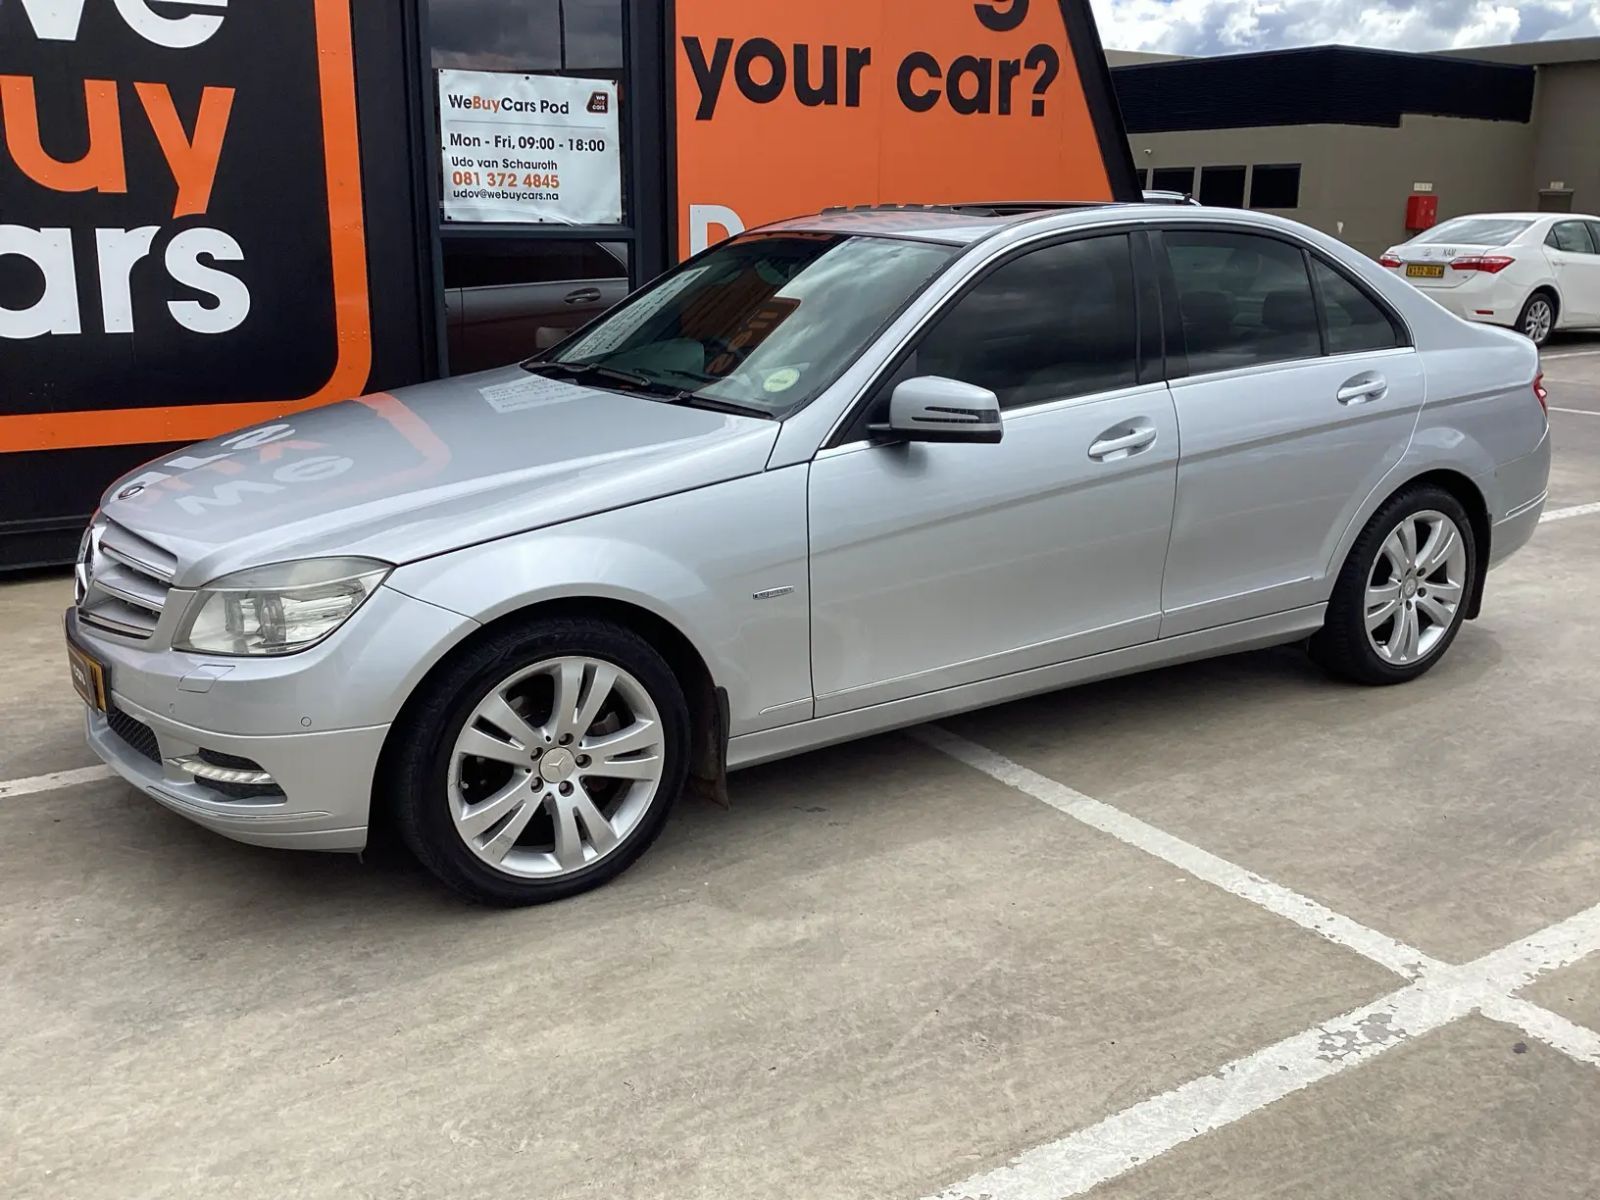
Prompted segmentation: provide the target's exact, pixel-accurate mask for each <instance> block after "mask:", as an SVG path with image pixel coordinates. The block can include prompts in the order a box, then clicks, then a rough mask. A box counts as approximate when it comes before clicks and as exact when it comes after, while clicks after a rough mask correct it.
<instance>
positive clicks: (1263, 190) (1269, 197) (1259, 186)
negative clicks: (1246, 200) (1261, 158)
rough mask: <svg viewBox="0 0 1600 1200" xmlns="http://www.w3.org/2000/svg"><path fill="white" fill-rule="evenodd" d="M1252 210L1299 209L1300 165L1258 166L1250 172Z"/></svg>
mask: <svg viewBox="0 0 1600 1200" xmlns="http://www.w3.org/2000/svg"><path fill="white" fill-rule="evenodd" d="M1250 207H1251V208H1299V207H1300V164H1299V163H1281V164H1275V165H1271V166H1258V167H1256V168H1254V169H1253V170H1252V171H1251V172H1250Z"/></svg>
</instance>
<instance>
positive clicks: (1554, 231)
mask: <svg viewBox="0 0 1600 1200" xmlns="http://www.w3.org/2000/svg"><path fill="white" fill-rule="evenodd" d="M1544 241H1545V245H1547V246H1552V247H1554V248H1555V249H1557V250H1565V251H1567V253H1569V254H1593V253H1594V252H1595V250H1594V242H1593V241H1592V240H1591V239H1590V237H1589V227H1588V226H1587V225H1585V224H1584V223H1583V222H1582V221H1557V222H1556V223H1555V225H1554V226H1553V227H1552V228H1551V230H1550V236H1549V237H1547V238H1545V240H1544Z"/></svg>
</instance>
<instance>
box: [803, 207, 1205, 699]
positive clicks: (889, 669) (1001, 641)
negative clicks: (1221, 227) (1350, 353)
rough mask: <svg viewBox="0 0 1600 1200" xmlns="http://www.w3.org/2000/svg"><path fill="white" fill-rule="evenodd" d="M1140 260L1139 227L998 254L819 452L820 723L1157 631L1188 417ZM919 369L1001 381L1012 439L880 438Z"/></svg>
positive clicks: (814, 527)
mask: <svg viewBox="0 0 1600 1200" xmlns="http://www.w3.org/2000/svg"><path fill="white" fill-rule="evenodd" d="M1140 252H1141V254H1142V253H1143V245H1142V243H1141V246H1140ZM1133 258H1134V247H1133V245H1132V243H1131V242H1130V239H1129V238H1128V237H1127V236H1126V235H1123V234H1115V235H1105V234H1102V235H1099V236H1094V237H1089V238H1079V239H1077V240H1072V241H1064V242H1058V243H1055V244H1051V245H1048V246H1045V247H1042V248H1037V249H1031V250H1026V251H1023V252H1021V253H1019V254H1016V255H1014V256H1012V257H1010V258H1009V259H1007V260H1004V261H1002V262H1001V263H999V264H998V265H996V266H995V267H993V268H991V269H989V270H988V271H986V272H985V273H984V274H982V275H981V276H980V277H979V278H978V279H977V280H976V281H975V282H974V283H972V284H971V285H970V286H968V287H967V288H966V289H965V290H964V291H963V292H962V294H960V295H959V296H958V297H957V298H956V299H955V300H954V301H953V302H952V303H950V304H947V305H946V306H945V307H944V309H943V310H942V311H941V313H940V314H939V315H937V316H935V317H934V319H933V321H932V322H931V324H930V325H928V326H927V327H925V329H924V330H923V332H922V333H921V334H920V335H919V337H918V338H917V339H916V340H914V342H913V343H912V345H911V346H910V347H909V348H908V350H907V351H906V352H905V353H903V354H902V355H901V356H900V357H899V358H898V359H897V361H896V363H895V365H894V366H893V367H892V368H891V369H890V370H889V371H888V372H887V373H886V377H885V378H884V379H883V380H882V381H881V383H880V385H879V386H878V387H877V388H876V391H875V392H874V394H873V398H872V400H871V402H870V403H869V404H868V406H867V407H866V408H865V409H864V411H863V413H862V414H861V415H860V416H859V418H858V421H857V423H856V425H854V426H853V427H852V429H853V431H854V432H852V433H847V434H846V435H845V437H844V439H843V440H844V443H845V444H842V445H837V446H834V447H832V448H828V449H824V450H823V451H822V452H821V453H820V454H819V455H818V457H817V459H816V461H815V462H814V463H813V464H812V467H811V480H810V501H809V504H810V522H811V595H812V675H813V683H814V687H815V691H816V713H817V715H818V716H826V715H829V714H831V713H838V712H844V711H848V710H851V709H856V708H861V707H865V706H868V705H872V704H880V703H883V702H886V701H891V700H897V699H901V698H904V697H908V696H915V695H920V694H922V693H926V692H931V691H936V690H939V689H942V688H947V687H954V686H958V685H960V684H964V683H971V682H975V681H977V680H981V679H986V678H990V677H993V676H997V675H1004V674H1008V673H1011V672H1015V671H1022V670H1027V669H1029V668H1032V667H1038V666H1044V665H1049V664H1052V663H1057V662H1062V661H1065V660H1067V659H1070V658H1075V657H1078V656H1081V655H1085V654H1093V653H1097V652H1100V651H1106V650H1113V649H1117V648H1120V647H1123V646H1128V645H1133V644H1136V643H1139V642H1145V641H1150V640H1153V639H1154V638H1155V637H1156V636H1157V633H1158V632H1159V627H1160V601H1161V571H1162V563H1163V560H1164V559H1165V556H1166V549H1167V536H1168V531H1169V528H1170V522H1171V516H1172V502H1173V493H1174V486H1175V479H1176V468H1177V453H1178V442H1177V425H1176V420H1175V417H1174V413H1173V409H1172V401H1171V397H1170V395H1169V393H1168V391H1167V388H1166V385H1165V384H1164V383H1163V382H1162V380H1161V378H1160V375H1161V372H1160V369H1159V346H1160V342H1159V330H1158V327H1157V325H1156V321H1157V311H1156V310H1157V307H1158V305H1157V302H1156V300H1155V295H1154V281H1153V277H1152V273H1151V272H1148V271H1143V272H1140V273H1139V274H1138V276H1136V274H1135V271H1134V269H1133ZM1136 278H1137V279H1139V280H1140V281H1141V283H1140V284H1137V285H1136V282H1135V281H1136ZM1141 320H1142V321H1143V323H1144V324H1143V330H1144V334H1145V336H1144V337H1141V326H1140V322H1141ZM1152 343H1153V345H1154V346H1155V347H1156V350H1157V353H1156V354H1153V355H1152V354H1150V353H1149V352H1148V346H1149V345H1151V344H1152ZM1142 348H1143V351H1142ZM927 375H937V376H943V377H945V378H950V379H957V380H961V381H962V382H965V383H970V384H976V385H978V386H981V387H985V388H989V389H991V390H992V391H994V392H995V393H996V394H997V396H998V397H999V398H1000V402H1001V405H1002V408H1003V411H1004V437H1003V440H1002V441H1001V442H999V443H998V444H988V445H984V444H972V443H933V442H902V443H898V444H889V443H883V442H880V441H873V440H869V439H867V438H866V437H865V429H866V426H867V424H869V423H871V422H872V421H873V420H875V419H881V417H880V414H881V413H882V412H883V410H884V409H886V407H887V402H888V396H889V394H890V392H891V391H892V390H893V387H894V385H895V384H896V383H898V382H900V381H903V380H905V379H909V378H912V377H915V376H927ZM856 434H860V435H861V440H854V438H855V435H856Z"/></svg>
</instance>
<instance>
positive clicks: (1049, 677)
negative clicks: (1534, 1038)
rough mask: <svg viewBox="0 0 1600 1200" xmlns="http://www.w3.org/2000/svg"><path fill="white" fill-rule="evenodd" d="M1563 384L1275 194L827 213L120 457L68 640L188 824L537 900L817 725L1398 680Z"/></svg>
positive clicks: (1538, 489) (873, 728)
mask: <svg viewBox="0 0 1600 1200" xmlns="http://www.w3.org/2000/svg"><path fill="white" fill-rule="evenodd" d="M1543 401H1544V392H1543V388H1542V386H1541V381H1540V376H1539V363H1538V357H1537V355H1536V353H1535V351H1534V349H1533V346H1532V345H1531V344H1530V343H1529V342H1528V341H1527V340H1525V339H1523V338H1521V337H1519V336H1517V335H1515V334H1512V333H1509V332H1506V331H1503V330H1498V329H1492V328H1484V327H1482V326H1475V325H1469V324H1468V323H1466V322H1465V321H1462V320H1460V319H1459V318H1457V317H1455V316H1452V315H1451V314H1450V313H1448V312H1446V311H1445V310H1444V309H1443V308H1441V307H1439V306H1438V305H1436V304H1434V303H1433V302H1432V301H1431V300H1430V299H1428V298H1427V297H1426V296H1423V295H1421V294H1419V293H1418V292H1417V291H1416V290H1415V289H1413V288H1410V287H1408V286H1407V285H1406V284H1405V283H1404V282H1403V281H1401V280H1399V279H1395V278H1391V277H1390V276H1389V275H1388V274H1387V273H1386V272H1385V271H1383V270H1382V269H1380V268H1379V267H1377V266H1376V265H1375V264H1373V263H1371V262H1369V261H1368V260H1366V259H1365V258H1363V257H1362V256H1361V255H1359V254H1357V253H1356V252H1355V251H1353V250H1351V249H1350V248H1349V247H1347V246H1345V245H1342V244H1341V243H1339V242H1337V241H1335V240H1333V239H1331V238H1328V237H1325V236H1323V235H1322V234H1319V233H1316V232H1314V231H1312V230H1310V229H1307V228H1304V227H1303V226H1300V225H1297V224H1294V223H1292V222H1289V221H1285V220H1280V219H1277V218H1273V217H1268V216H1262V215H1260V214H1255V213H1247V212H1234V211H1223V210H1217V209H1201V208H1186V207H1174V206H1154V205H1148V206H1147V205H1126V206H1124V205H1106V206H1098V207H1093V206H1091V207H1078V208H1073V209H1058V210H1048V209H1046V210H1042V211H1036V212H1019V211H1015V210H1014V209H997V210H982V209H964V210H947V211H933V210H886V209H877V210H850V211H840V212H832V213H826V214H823V215H821V216H817V217H811V218H806V219H801V220H794V221H788V222H785V223H782V224H779V225H775V226H770V227H768V228H765V229H761V230H758V231H756V232H753V233H749V234H746V235H743V236H740V237H737V238H735V239H733V240H731V241H728V242H724V243H722V244H721V245H719V246H717V247H715V248H713V249H711V250H709V251H707V252H706V253H704V254H701V255H700V256H698V257H696V258H694V259H692V260H690V261H689V262H687V263H685V264H684V265H683V266H681V267H679V268H678V269H676V270H674V271H672V272H670V273H669V274H667V275H665V276H663V277H662V278H660V279H658V280H657V281H656V282H655V283H653V284H651V285H650V286H648V287H646V288H644V289H642V290H641V291H639V292H637V293H636V294H635V295H633V296H632V297H631V298H630V299H628V300H627V301H626V302H624V303H623V304H622V305H621V306H620V307H618V308H617V309H615V310H614V311H612V312H611V313H610V314H609V315H606V316H604V317H601V318H600V319H598V320H596V321H594V322H593V323H592V324H590V325H589V326H587V327H586V328H584V329H582V330H580V331H578V332H577V333H576V334H575V335H574V336H572V337H571V338H570V339H569V340H567V341H566V342H564V343H562V344H561V345H559V346H557V347H555V348H554V349H552V350H549V351H547V352H545V353H543V354H541V355H540V356H539V357H537V358H534V359H530V360H529V361H527V362H524V363H522V364H521V365H517V366H508V367H506V368H504V369H502V370H496V371H490V372H488V373H485V374H480V375H474V376H468V377H464V378H457V379H453V380H450V381H447V382H441V383H435V384H428V385H425V386H422V387H417V388H412V389H408V390H405V391H400V392H396V393H395V394H393V395H373V396H368V397H365V398H363V399H360V400H356V401H351V402H348V403H344V404H339V405H335V406H333V407H331V408H323V409H317V410H313V411H307V412H298V413H294V414H293V415H287V416H285V417H283V418H282V419H281V420H279V421H275V422H272V423H270V424H266V425H261V426H257V427H255V428H251V429H247V430H245V431H243V432H240V433H236V434H233V435H231V436H228V437H223V438H219V439H217V440H215V441H211V442H207V443H204V444H202V445H199V446H195V447H192V448H190V449H188V450H186V451H184V452H182V453H180V454H176V455H172V456H169V457H167V458H164V459H161V460H158V461H156V462H154V463H151V464H149V465H147V466H146V467H145V468H143V469H142V470H140V471H139V472H137V473H136V474H135V475H133V476H130V477H128V478H125V479H123V480H120V481H119V482H117V483H116V484H113V485H112V487H111V488H110V489H109V490H108V491H107V492H106V494H105V497H104V501H103V504H102V507H101V509H100V511H99V513H98V514H97V516H96V518H95V520H94V523H93V525H92V527H91V528H90V529H89V531H88V533H87V534H86V536H85V538H84V543H83V552H82V556H81V561H80V564H79V567H78V597H77V602H76V604H75V606H74V607H73V609H72V610H71V611H69V612H68V614H67V619H66V620H67V639H68V643H69V655H70V659H71V665H72V670H73V676H74V680H75V682H76V683H77V685H78V687H79V690H80V691H81V693H82V694H83V696H84V699H85V701H86V703H87V706H88V712H87V721H88V736H89V741H90V743H91V745H92V746H93V747H94V749H95V751H96V752H97V753H98V754H99V755H100V756H101V757H102V758H104V759H105V760H106V761H107V762H108V763H110V764H111V765H112V766H113V767H114V768H115V769H116V770H117V771H118V772H120V773H121V774H122V775H123V776H124V777H126V778H127V779H128V780H130V781H131V782H132V783H134V784H135V785H136V786H138V787H139V788H142V789H143V790H144V791H145V792H147V793H149V795H151V796H152V797H154V798H155V799H156V800H157V801H159V802H160V803H162V804H164V805H167V806H168V807H170V808H172V809H174V810H175V811H177V812H179V813H181V814H183V815H184V816H186V817H190V818H192V819H193V820H195V821H198V822H200V823H201V824H203V825H205V826H207V827H209V828H211V829H214V830H216V831H217V832H219V833H223V834H226V835H227V836H229V837H232V838H237V839H239V840H241V841H246V842H254V843H260V844H264V845H273V846H287V847H302V848H307V849H320V850H359V849H360V848H361V847H362V846H363V845H364V844H365V843H366V841H367V836H368V830H369V828H371V827H372V826H373V825H374V824H376V823H379V822H389V823H391V825H392V827H394V828H397V829H398V830H399V832H400V833H401V835H402V836H403V837H404V839H405V840H406V842H407V843H408V844H409V845H410V847H411V848H412V849H413V850H414V851H415V852H416V854H417V855H418V857H419V858H421V860H422V861H423V862H424V863H425V864H427V866H428V867H429V868H431V869H432V870H433V871H434V872H435V873H436V874H437V875H438V876H439V877H440V878H441V879H443V880H444V881H445V882H446V883H448V884H450V885H451V886H453V887H455V888H457V889H459V890H460V891H462V892H463V893H465V894H466V895H468V896H471V897H473V898H475V899H478V900H483V901H489V902H495V903H503V904H522V903H529V902H534V901H541V900H550V899H554V898H557V897H561V896H567V895H571V894H573V893H575V892H579V891H582V890H584V889H586V888H590V887H594V886H596V885H597V884H599V883H602V882H604V881H605V880H608V879H610V878H611V877H613V876H615V875H616V874H617V873H618V872H620V871H622V870H623V869H624V868H625V867H627V866H628V864H629V863H631V862H633V861H634V860H635V859H636V858H638V857H639V855H640V854H642V853H643V852H644V850H645V848H646V847H647V846H648V845H649V844H650V842H651V841H652V840H653V839H654V838H655V837H656V835H657V834H658V833H659V832H660V830H661V827H662V824H663V822H664V821H665V819H666V816H667V811H668V809H669V808H670V807H671V805H672V803H673V802H674V800H676V799H677V797H678V796H679V795H680V794H681V793H683V792H685V791H698V792H702V793H705V794H709V795H711V796H712V797H717V796H720V795H721V791H722V787H723V780H724V777H725V774H726V772H727V771H728V770H730V769H735V768H738V767H745V766H749V765H751V764H753V763H759V762H763V761H766V760H769V759H774V758H778V757H781V756H783V755H788V754H795V753H798V752H800V751H804V750H808V749H811V748H813V747H817V746H822V745H826V744H828V743H832V742H838V741H842V740H844V739H848V738H855V737H860V736H862V735H864V734H869V733H874V732H877V731H879V730H884V729H890V728H893V727H895V726H903V725H909V724H912V723H915V722H919V721H926V720H929V719H931V718H936V717H941V716H944V715H946V714H949V713H954V712H957V711H960V710H962V709H970V708H974V707H977V706H980V705H985V704H992V703H994V702H996V701H1001V700H1007V699H1010V698H1013V697H1017V696H1025V695H1029V694H1031V693H1037V692H1043V691H1047V690H1050V689H1055V688H1060V687H1064V686H1067V685H1069V684H1074V683H1080V682H1083V681H1085V680H1090V679H1099V678H1104V677H1106V676H1110V675H1116V674H1120V673H1124V672H1129V671H1138V670H1142V669H1144V668H1147V667H1154V666H1158V665H1161V664H1165V663H1173V662H1179V661H1183V660H1186V659H1195V658H1200V657H1203V656H1207V655H1214V654H1222V653H1225V652H1228V651H1233V650H1243V649H1247V648H1253V647H1262V646H1270V645H1274V644H1279V643H1290V642H1305V643H1306V644H1307V645H1308V646H1309V649H1310V652H1311V654H1312V655H1313V656H1314V657H1315V658H1316V659H1317V661H1318V662H1319V663H1321V664H1322V665H1323V666H1324V667H1326V668H1327V669H1328V670H1329V671H1330V672H1331V673H1333V674H1334V675H1336V676H1339V677H1342V678H1344V679H1348V680H1355V681H1358V682H1360V683H1367V684H1388V683H1402V682H1405V681H1407V680H1410V679H1415V678H1416V677H1417V676H1418V675H1420V674H1422V673H1423V672H1424V671H1426V670H1428V669H1429V668H1430V667H1431V666H1432V665H1433V664H1434V663H1436V662H1438V661H1439V659H1440V657H1441V656H1442V655H1443V654H1444V653H1445V652H1446V650H1447V649H1448V648H1449V646H1450V643H1451V641H1452V640H1453V639H1454V638H1455V636H1456V634H1457V632H1458V631H1459V630H1460V627H1461V623H1462V621H1463V620H1469V619H1471V618H1473V617H1474V616H1476V615H1477V613H1478V610H1479V606H1480V605H1481V604H1482V602H1483V592H1484V579H1485V574H1486V572H1487V571H1488V569H1489V568H1490V567H1491V566H1493V565H1494V564H1495V563H1497V562H1499V561H1500V560H1502V559H1504V558H1505V557H1506V556H1507V555H1508V554H1510V553H1512V552H1513V551H1514V550H1516V549H1517V548H1518V547H1519V546H1521V545H1522V544H1523V543H1524V542H1526V541H1527V540H1528V538H1529V537H1530V536H1531V535H1532V533H1533V531H1534V528H1535V526H1536V525H1537V523H1538V520H1539V514H1540V511H1541V509H1542V508H1543V505H1544V501H1545V490H1546V481H1547V477H1548V474H1549V466H1550V445H1549V430H1548V423H1547V420H1546V416H1545V411H1544V407H1543ZM1354 702H1356V700H1355V698H1354V696H1352V703H1354Z"/></svg>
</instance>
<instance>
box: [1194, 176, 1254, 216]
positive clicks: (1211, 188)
mask: <svg viewBox="0 0 1600 1200" xmlns="http://www.w3.org/2000/svg"><path fill="white" fill-rule="evenodd" d="M1200 203H1201V204H1209V205H1211V206H1212V207H1214V208H1243V207H1244V168H1243V167H1201V168H1200Z"/></svg>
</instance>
